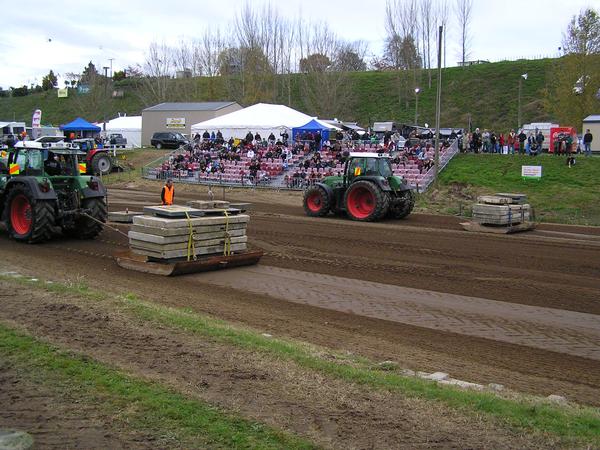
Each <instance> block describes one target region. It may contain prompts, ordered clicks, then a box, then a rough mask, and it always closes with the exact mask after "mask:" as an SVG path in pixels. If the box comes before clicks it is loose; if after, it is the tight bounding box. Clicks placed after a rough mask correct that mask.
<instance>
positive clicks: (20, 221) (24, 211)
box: [6, 186, 55, 244]
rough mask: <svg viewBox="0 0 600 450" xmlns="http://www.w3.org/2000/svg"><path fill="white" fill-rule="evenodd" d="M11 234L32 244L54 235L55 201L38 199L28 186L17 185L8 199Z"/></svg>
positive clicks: (9, 229)
mask: <svg viewBox="0 0 600 450" xmlns="http://www.w3.org/2000/svg"><path fill="white" fill-rule="evenodd" d="M6 200H7V201H6V204H7V205H8V209H7V212H6V214H7V221H6V223H7V226H8V233H9V235H10V236H11V237H12V238H13V239H15V240H17V241H22V242H28V243H30V244H33V243H36V242H42V241H45V240H48V239H50V238H51V237H52V234H53V231H54V222H55V213H54V205H53V202H50V201H47V200H36V199H35V198H34V197H33V195H32V194H31V191H30V189H29V188H28V187H27V186H15V187H14V188H13V189H11V190H10V192H9V194H8V197H7V199H6Z"/></svg>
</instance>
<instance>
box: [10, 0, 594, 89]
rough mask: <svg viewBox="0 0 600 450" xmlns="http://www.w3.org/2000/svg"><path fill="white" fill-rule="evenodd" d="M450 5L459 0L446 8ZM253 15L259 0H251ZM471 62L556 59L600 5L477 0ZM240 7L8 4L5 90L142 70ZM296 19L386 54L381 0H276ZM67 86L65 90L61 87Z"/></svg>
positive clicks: (451, 57)
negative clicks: (581, 19)
mask: <svg viewBox="0 0 600 450" xmlns="http://www.w3.org/2000/svg"><path fill="white" fill-rule="evenodd" d="M448 1H449V3H451V4H454V2H455V1H456V0H448ZM249 3H250V4H252V5H254V4H256V6H257V7H260V6H262V5H263V4H264V2H263V1H262V0H249ZM473 3H474V9H473V19H472V26H471V31H472V33H471V35H472V45H471V49H472V51H471V58H470V59H488V60H491V61H497V60H500V59H517V58H521V57H525V58H527V57H537V56H557V55H558V47H559V46H560V45H561V39H562V33H563V31H564V30H565V29H566V27H567V25H568V23H569V20H570V18H571V17H572V16H573V15H575V14H578V13H579V12H580V11H581V10H582V9H584V8H585V7H593V8H595V9H596V10H600V0H473ZM243 4H244V1H240V0H219V1H214V0H196V1H193V0H190V1H183V0H167V1H164V0H161V1H155V0H129V1H127V0H119V1H117V0H102V1H100V2H98V1H95V2H84V1H68V0H54V1H45V2H41V1H37V0H30V1H28V2H26V3H20V2H16V1H10V2H7V4H4V5H3V8H2V10H3V14H2V16H3V19H4V20H3V21H2V22H3V23H2V39H1V40H0V87H2V88H4V89H8V87H10V86H14V87H17V86H22V85H23V84H27V85H30V84H31V83H34V84H37V83H39V84H41V80H42V77H43V76H44V75H46V74H47V73H48V71H49V70H50V69H52V70H54V72H55V73H59V74H63V73H66V72H77V73H80V72H81V71H82V70H83V68H84V67H85V66H86V65H87V63H88V61H90V60H91V61H93V62H94V64H95V65H96V67H97V68H98V69H99V70H101V68H102V67H103V66H110V61H109V59H110V58H113V61H112V64H113V70H115V71H116V70H121V69H123V68H125V67H127V66H128V65H131V64H135V63H142V62H143V60H144V53H145V52H146V50H147V48H148V46H149V44H150V43H151V42H152V41H158V42H161V41H163V40H164V41H166V42H167V43H173V44H175V43H176V42H177V41H178V40H180V38H181V37H189V38H194V37H199V36H200V35H201V34H202V32H203V30H204V29H206V28H207V27H208V26H213V27H214V26H222V27H224V26H226V25H227V24H228V23H230V20H231V19H232V18H233V17H234V16H235V15H236V13H237V12H238V11H239V10H240V7H241V6H242V5H243ZM271 4H272V5H275V6H277V7H278V9H279V11H280V13H282V14H283V15H286V16H289V17H290V18H293V17H296V16H298V15H299V14H302V16H303V17H305V18H309V19H311V20H315V21H316V20H321V19H323V20H326V21H327V22H328V24H329V25H330V27H331V28H332V29H333V30H334V31H335V32H336V33H337V34H338V35H339V36H340V37H342V38H344V39H346V40H350V41H355V40H363V41H365V42H367V43H368V44H369V50H370V53H371V54H380V53H381V50H382V43H383V39H384V15H385V0H285V1H272V2H271ZM457 28H458V26H457V21H456V18H455V16H454V14H452V15H451V18H450V23H449V30H448V31H449V35H448V41H447V45H448V49H447V57H448V65H454V64H455V63H456V61H458V60H459V59H460V58H459V55H458V44H459V42H458V39H457V32H456V31H457ZM61 85H62V84H61Z"/></svg>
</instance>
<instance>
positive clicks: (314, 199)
mask: <svg viewBox="0 0 600 450" xmlns="http://www.w3.org/2000/svg"><path fill="white" fill-rule="evenodd" d="M330 208H331V201H330V199H329V195H327V192H326V191H325V189H323V188H322V187H320V186H310V187H309V188H308V189H306V191H304V211H305V212H306V215H307V216H310V217H323V216H326V215H327V214H328V213H329V209H330Z"/></svg>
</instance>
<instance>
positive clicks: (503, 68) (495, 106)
mask: <svg viewBox="0 0 600 450" xmlns="http://www.w3.org/2000/svg"><path fill="white" fill-rule="evenodd" d="M554 63H555V60H553V59H541V60H532V61H529V60H519V61H505V62H498V63H492V64H482V65H477V66H472V67H466V68H460V67H450V68H447V69H444V70H443V72H442V89H443V94H442V126H455V127H466V126H467V124H468V117H469V116H470V117H471V118H472V123H473V125H474V126H479V127H482V128H492V129H495V130H497V131H498V132H501V131H504V132H507V131H508V130H509V129H510V128H514V127H516V125H517V115H518V114H517V103H518V102H517V95H518V82H519V77H520V75H521V74H522V73H525V72H527V73H528V74H529V77H528V79H527V81H524V82H523V85H522V86H523V89H522V103H523V107H522V112H523V122H524V123H527V122H540V121H547V120H548V119H549V118H550V117H549V114H548V113H547V112H546V111H545V110H544V106H543V104H542V102H541V99H542V98H543V92H544V89H545V88H546V87H547V86H546V84H547V83H546V78H547V74H548V73H549V72H550V71H551V70H552V66H553V64H554ZM300 77H302V75H301V74H294V75H292V83H291V84H292V87H291V90H290V97H291V103H290V104H289V105H288V92H287V89H283V88H281V87H280V89H279V90H278V92H277V93H276V94H275V95H273V94H272V93H271V92H265V93H262V94H260V95H258V96H254V95H251V94H248V97H249V98H254V99H255V100H256V101H263V102H268V103H282V104H286V105H288V106H291V107H293V108H296V109H299V110H301V111H303V112H305V113H307V114H310V115H319V116H323V115H324V114H326V113H325V112H324V111H313V110H311V108H310V106H309V105H308V104H307V103H306V102H305V96H304V95H303V94H302V91H301V89H300V85H301V82H300ZM413 77H414V74H413V72H396V71H389V72H352V73H350V74H349V76H348V79H347V80H346V81H345V82H344V84H345V85H346V86H348V89H349V92H348V93H345V92H343V93H341V94H340V95H347V96H348V97H349V98H351V99H352V100H351V101H350V102H349V104H348V106H346V107H345V108H344V110H342V111H334V112H333V115H334V116H336V117H339V118H340V119H343V120H348V121H351V120H354V121H359V122H360V123H361V124H362V125H364V126H368V125H371V124H372V123H373V122H374V121H388V120H394V121H397V122H401V123H412V122H413V121H414V115H415V96H414V79H413ZM416 78H417V79H416V84H417V85H419V86H420V88H421V93H420V94H419V123H420V124H424V123H426V122H428V123H429V124H430V125H431V126H433V124H434V122H435V121H434V117H435V97H436V94H435V89H436V83H437V81H436V79H437V72H436V71H435V70H434V71H432V79H431V87H429V76H428V72H427V71H426V70H423V71H420V72H419V73H418V74H417V76H416ZM177 81H178V80H173V81H172V82H173V83H175V82H177ZM192 84H193V86H190V87H189V88H188V89H186V90H185V98H182V99H179V101H190V102H191V101H215V100H232V101H237V102H238V103H240V104H242V105H243V106H249V105H248V104H246V102H245V101H244V99H243V98H238V96H239V95H240V94H239V93H236V92H234V91H231V92H230V91H229V89H228V85H229V83H228V81H227V79H225V78H224V77H215V78H205V77H202V78H195V79H194V80H193V81H192ZM118 87H119V88H120V89H123V90H124V94H125V95H124V97H123V98H111V99H108V101H107V102H106V103H102V104H100V103H98V102H99V101H98V99H94V97H93V96H90V95H87V96H86V95H78V94H76V93H75V92H72V91H70V92H69V97H68V98H57V96H56V92H42V93H37V94H31V95H28V96H26V97H12V98H10V97H7V98H0V119H3V120H13V118H14V119H15V120H21V121H26V122H27V123H30V122H31V116H32V114H33V111H34V110H35V109H37V108H40V109H41V110H42V112H43V116H42V122H43V123H44V124H53V125H55V126H56V125H59V124H61V123H66V122H68V121H70V120H73V119H74V118H75V117H76V116H82V117H83V118H85V119H87V120H89V121H102V120H103V117H104V113H106V116H107V117H109V118H110V117H116V115H117V112H121V113H127V114H128V115H139V114H140V113H141V110H142V109H144V108H145V107H147V106H151V105H152V104H154V103H156V102H154V101H152V100H150V99H148V100H147V102H144V101H142V100H141V99H140V95H138V94H137V93H136V91H135V89H134V87H133V85H132V84H131V83H129V82H128V80H125V81H123V82H120V83H119V86H118ZM169 100H171V101H172V100H174V99H169ZM253 103H254V102H253ZM572 125H574V126H576V127H577V126H580V124H572Z"/></svg>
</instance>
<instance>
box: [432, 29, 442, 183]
mask: <svg viewBox="0 0 600 450" xmlns="http://www.w3.org/2000/svg"><path fill="white" fill-rule="evenodd" d="M443 32H444V26H443V25H440V28H439V32H438V76H437V100H436V104H435V160H434V165H433V167H434V169H433V181H434V183H437V178H438V172H439V170H440V168H439V167H440V116H441V111H442V34H443Z"/></svg>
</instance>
